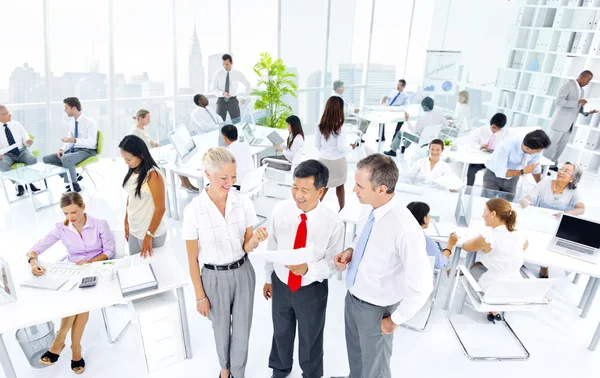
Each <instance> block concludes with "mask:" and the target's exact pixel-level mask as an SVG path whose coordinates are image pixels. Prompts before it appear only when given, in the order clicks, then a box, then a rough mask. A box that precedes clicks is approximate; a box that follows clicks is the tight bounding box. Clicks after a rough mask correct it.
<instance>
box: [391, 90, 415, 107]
mask: <svg viewBox="0 0 600 378" xmlns="http://www.w3.org/2000/svg"><path fill="white" fill-rule="evenodd" d="M398 93H400V94H399V95H398V98H396V101H394V104H393V105H391V106H407V105H409V104H410V97H409V96H408V95H407V94H406V93H404V92H398V91H392V92H390V93H389V94H388V95H387V96H386V98H385V104H386V105H387V106H390V104H391V103H392V101H393V100H394V98H395V97H396V95H397V94H398Z"/></svg>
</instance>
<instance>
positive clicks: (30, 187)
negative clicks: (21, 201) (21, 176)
mask: <svg viewBox="0 0 600 378" xmlns="http://www.w3.org/2000/svg"><path fill="white" fill-rule="evenodd" d="M29 189H31V191H32V192H34V193H35V192H39V191H40V189H39V188H37V187H36V186H35V185H33V184H29Z"/></svg>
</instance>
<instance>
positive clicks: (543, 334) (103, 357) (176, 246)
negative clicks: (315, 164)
mask: <svg viewBox="0 0 600 378" xmlns="http://www.w3.org/2000/svg"><path fill="white" fill-rule="evenodd" d="M392 132H393V129H392ZM390 140H391V135H390V137H389V139H388V142H387V144H389V141H390ZM92 169H93V170H94V171H95V172H97V173H101V174H102V175H103V176H104V177H100V176H98V175H97V174H96V175H95V176H94V179H95V180H96V182H97V183H98V184H99V187H98V188H97V189H94V187H93V185H92V184H91V182H90V179H89V178H88V177H86V178H85V179H84V181H83V182H82V184H83V186H84V188H85V189H84V191H83V196H84V199H85V201H86V203H87V211H88V212H89V213H90V214H92V215H94V216H95V217H98V218H103V219H106V220H108V222H109V223H110V225H111V228H113V229H119V228H120V227H122V224H123V215H124V205H125V199H126V198H125V196H124V192H123V191H122V190H121V189H120V183H121V180H122V178H123V177H124V172H125V166H124V164H123V163H122V161H121V160H120V159H118V160H116V161H114V162H111V161H108V160H105V161H102V162H101V163H100V164H97V165H95V166H94V167H93V168H92ZM352 179H353V173H352V172H350V173H349V177H348V184H347V197H351V196H353V195H354V194H353V193H352V192H351V190H352V182H353V180H352ZM50 184H51V185H52V186H53V187H54V189H55V190H56V191H55V197H54V198H57V195H59V194H60V187H61V186H60V183H59V182H58V179H53V180H52V181H51V182H50ZM597 184H598V180H596V179H591V178H587V179H586V180H585V182H584V185H582V190H583V194H584V198H586V200H587V199H588V198H589V199H590V201H595V202H598V201H600V199H596V198H594V196H593V195H594V193H595V192H597V191H595V190H594V186H595V185H597ZM9 189H10V190H12V188H9ZM399 195H401V193H400V194H399ZM43 197H44V195H41V196H39V199H40V200H43ZM179 198H180V208H181V207H183V206H185V204H186V203H187V202H189V200H190V199H191V197H190V195H188V194H187V193H185V192H184V191H181V190H180V191H179ZM424 201H427V199H426V198H424ZM325 203H326V204H327V205H328V206H331V207H332V208H336V207H337V202H336V199H335V194H334V193H333V192H331V193H329V194H328V196H327V198H326V201H325ZM271 204H272V203H271ZM260 206H261V209H265V208H268V206H267V204H266V203H265V200H263V201H261V205H260ZM263 211H264V210H263ZM259 212H260V209H259ZM0 214H2V217H1V218H0V222H1V223H0V230H1V231H0V233H1V240H2V247H3V248H2V250H1V252H0V254H2V255H8V254H18V255H25V253H26V252H27V249H28V248H29V247H31V246H32V245H33V244H34V243H35V241H37V240H38V238H40V237H42V236H43V235H44V234H45V233H46V232H47V231H48V230H49V229H50V228H51V227H52V225H53V224H54V223H55V222H58V221H61V220H62V219H63V215H62V213H61V211H60V209H59V208H58V206H55V207H52V208H49V209H46V210H42V211H40V212H37V213H34V212H33V211H32V208H31V203H30V202H29V201H27V200H23V201H19V202H18V203H15V204H12V205H11V206H8V205H7V204H6V203H5V201H3V200H0ZM169 225H170V231H169V240H168V245H169V247H170V248H171V249H172V251H173V253H175V254H176V256H177V258H178V260H179V262H180V264H181V266H182V267H183V268H184V270H187V262H186V254H185V248H184V243H183V241H182V240H181V239H180V230H181V220H180V221H173V220H172V219H169ZM252 263H253V264H254V268H255V269H256V271H257V287H256V292H255V307H254V321H253V328H252V334H251V340H250V355H249V358H248V367H247V377H250V378H254V377H257V378H259V377H260V378H265V377H270V370H269V368H268V356H269V350H270V344H271V335H272V325H271V316H270V304H269V302H267V301H265V300H264V299H263V297H262V286H263V283H264V275H263V274H262V272H263V270H262V265H263V262H262V261H259V260H258V259H253V260H252ZM551 275H552V276H555V277H563V278H564V280H563V281H561V283H560V284H559V285H557V286H556V287H555V288H554V289H553V290H552V298H553V303H552V305H551V306H549V307H548V308H547V309H545V310H543V311H539V312H536V313H524V314H510V315H509V316H508V319H509V320H510V322H511V325H512V326H513V328H514V330H515V331H516V332H517V334H518V335H519V337H520V338H521V340H522V341H523V343H524V344H525V346H526V347H527V348H528V349H529V351H530V353H531V358H530V359H529V360H528V361H526V362H480V363H476V362H472V361H470V360H468V359H467V358H466V357H465V356H464V355H463V353H462V350H461V349H460V346H459V344H458V342H457V340H456V338H455V336H454V334H453V333H452V331H451V329H450V327H449V326H448V324H447V322H446V320H445V312H444V311H443V310H442V309H441V307H440V306H441V303H442V302H443V299H444V298H445V295H446V291H447V287H446V286H445V281H443V282H442V287H441V288H440V292H439V295H438V301H437V303H436V307H435V309H434V312H433V315H432V317H431V319H430V322H429V325H428V327H427V329H426V330H425V331H424V332H422V333H418V332H414V331H410V330H407V329H404V328H400V329H399V330H398V331H397V332H396V334H395V340H394V355H393V357H392V370H393V376H394V377H434V376H440V375H444V376H449V377H459V376H460V377H477V378H479V377H482V376H485V377H502V378H505V377H511V376H512V377H526V376H536V375H538V374H543V375H544V376H546V377H548V376H550V377H588V376H589V377H591V376H596V374H597V372H598V371H599V369H600V358H599V357H598V356H599V354H598V353H600V351H597V352H591V351H589V350H588V349H587V346H588V344H589V342H590V338H591V336H592V334H593V332H594V330H595V328H596V326H597V324H598V322H599V321H600V304H599V303H600V300H597V301H596V303H595V304H594V306H593V308H592V311H591V312H590V314H589V316H588V318H587V319H581V318H580V317H579V311H578V309H577V304H578V302H579V299H580V296H581V293H582V291H583V289H584V287H585V283H586V281H587V279H586V278H583V279H582V280H581V281H580V283H579V284H578V285H574V284H572V283H570V281H569V278H568V277H566V276H565V273H564V272H561V271H554V270H553V271H551ZM329 287H330V294H329V306H328V314H327V323H326V329H325V374H324V376H325V377H329V376H332V375H333V376H336V375H343V374H347V373H348V362H347V358H346V350H345V341H344V321H343V319H344V313H343V307H344V306H343V299H344V295H345V289H344V285H343V282H341V281H337V280H336V279H332V280H330V283H329ZM185 292H186V297H187V304H188V316H189V322H190V331H191V336H192V346H193V355H194V357H193V359H191V360H186V361H185V362H183V363H180V364H177V365H175V366H172V367H169V368H167V369H164V370H162V371H159V372H156V373H154V374H152V375H148V374H147V372H146V369H145V364H144V357H143V351H142V348H141V344H140V341H139V334H138V331H137V328H136V327H130V328H129V329H128V330H127V331H126V333H125V334H124V335H123V337H122V338H121V340H120V341H119V342H118V343H117V344H114V345H110V344H108V342H107V340H106V334H105V331H104V326H103V324H102V318H101V315H100V312H99V311H95V312H92V314H91V317H90V322H89V324H88V327H87V329H86V333H85V334H84V338H83V356H84V358H85V360H86V362H87V368H86V372H85V373H84V374H85V375H86V376H88V377H108V376H112V377H125V376H133V377H144V376H152V377H168V378H173V377H203V378H204V377H216V376H217V374H218V371H219V366H218V362H217V356H216V353H215V348H214V342H213V337H212V329H211V326H210V322H209V321H208V320H206V319H204V318H202V317H201V316H200V315H199V314H198V313H197V312H196V311H195V307H194V293H193V290H192V289H191V287H187V288H186V290H185ZM0 311H1V307H0ZM40 311H43V309H40ZM116 311H119V310H118V309H117V310H116ZM114 315H117V314H116V313H115V314H114ZM121 315H125V313H124V312H122V313H121ZM15 316H18V314H15ZM111 319H112V320H113V321H114V322H115V324H114V326H115V328H116V327H119V326H120V324H118V321H119V316H114V317H111ZM54 321H55V322H56V324H58V321H59V319H54ZM457 323H459V325H461V326H462V328H461V330H462V331H463V332H464V336H465V338H466V339H468V340H469V341H470V342H471V344H469V345H471V346H472V348H473V350H472V352H473V353H477V352H482V353H485V352H490V353H494V352H497V351H498V350H491V351H490V348H489V345H492V346H496V345H497V346H498V348H499V350H500V351H501V352H503V351H506V350H507V348H509V347H512V349H511V350H512V351H514V353H516V352H518V349H515V348H514V347H515V345H513V344H511V340H510V339H508V340H505V339H506V338H505V337H504V336H505V334H503V333H502V331H505V330H504V329H503V328H502V327H503V325H501V324H498V325H491V324H488V323H487V321H486V320H485V319H484V317H483V316H482V315H481V314H476V313H474V312H473V311H472V310H470V309H467V310H465V313H464V315H462V316H458V318H457ZM4 339H5V342H6V344H7V347H8V350H9V353H10V355H11V357H12V361H13V363H14V366H15V370H16V373H17V376H18V377H19V378H27V377H49V378H51V377H68V376H71V374H72V372H71V371H70V368H69V360H70V353H69V349H68V346H69V344H67V348H66V349H65V350H64V351H63V353H62V356H61V359H60V360H59V361H58V362H57V363H56V365H55V366H52V367H49V368H45V369H41V370H37V369H33V368H31V367H29V365H28V363H27V361H26V359H25V357H24V355H23V352H22V351H21V350H20V347H19V345H18V344H17V342H16V340H15V338H14V333H11V334H6V335H4ZM503 341H506V342H503ZM486 345H488V347H486ZM509 352H510V351H509ZM594 372H596V373H594ZM3 376H4V375H3V373H2V372H1V371H0V377H3ZM290 377H301V370H300V369H299V367H298V366H296V367H295V368H294V371H293V373H292V374H291V375H290ZM368 378H375V377H368Z"/></svg>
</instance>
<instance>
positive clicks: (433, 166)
mask: <svg viewBox="0 0 600 378" xmlns="http://www.w3.org/2000/svg"><path fill="white" fill-rule="evenodd" d="M443 151H444V141H443V140H441V139H434V140H432V141H431V143H429V157H425V158H421V159H419V160H418V161H417V163H416V164H415V165H413V166H412V168H411V169H410V171H408V174H407V178H408V179H409V181H413V182H418V183H424V184H431V183H432V181H433V180H435V179H437V178H440V177H442V176H443V175H445V174H448V173H452V168H451V167H450V165H448V163H446V162H445V161H443V160H442V159H441V155H442V152H443Z"/></svg>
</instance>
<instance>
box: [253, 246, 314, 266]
mask: <svg viewBox="0 0 600 378" xmlns="http://www.w3.org/2000/svg"><path fill="white" fill-rule="evenodd" d="M313 251H314V248H313V247H306V248H298V249H286V250H279V251H269V250H265V249H257V250H255V251H254V252H252V253H251V255H252V256H260V257H262V258H264V259H265V260H267V261H271V262H275V263H279V264H283V265H298V264H304V263H309V262H315V261H316V260H317V259H316V258H315V255H314V253H313Z"/></svg>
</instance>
